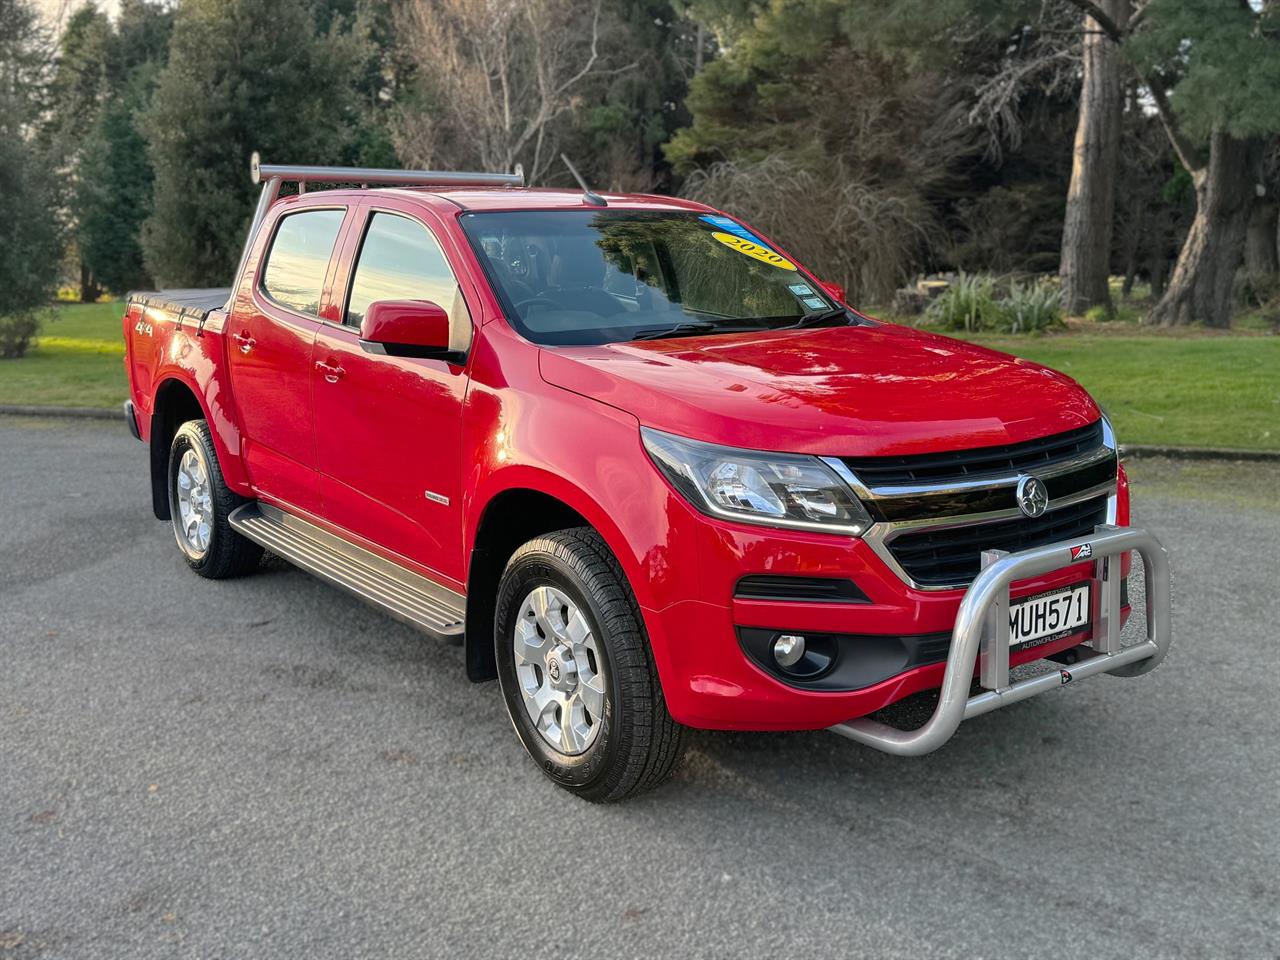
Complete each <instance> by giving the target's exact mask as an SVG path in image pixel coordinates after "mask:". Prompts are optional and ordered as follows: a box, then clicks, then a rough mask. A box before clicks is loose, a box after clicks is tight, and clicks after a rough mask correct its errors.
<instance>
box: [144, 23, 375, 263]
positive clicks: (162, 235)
mask: <svg viewBox="0 0 1280 960" xmlns="http://www.w3.org/2000/svg"><path fill="white" fill-rule="evenodd" d="M344 23H345V22H344V21H342V20H341V18H335V22H334V24H333V26H331V27H330V29H329V30H328V32H326V33H321V32H319V30H318V29H317V27H316V22H315V19H314V16H313V13H312V8H311V6H310V5H309V4H308V3H305V2H304V0H187V2H185V3H183V4H182V5H181V6H180V7H179V8H178V11H177V14H176V17H175V21H174V28H173V37H172V40H171V41H170V46H169V61H168V64H167V65H166V66H165V68H164V71H163V72H162V73H161V75H160V78H159V80H158V82H157V86H156V91H155V94H154V95H153V96H152V99H151V104H150V106H149V107H148V109H147V111H146V113H145V114H144V116H143V117H142V120H141V124H140V125H141V129H142V131H143V134H144V136H146V138H147V141H148V144H149V148H148V155H149V157H150V159H151V163H152V166H153V168H154V171H155V188H154V197H155V201H154V206H153V209H152V212H151V215H150V216H149V217H148V219H147V221H146V224H145V226H144V229H143V239H142V247H143V253H144V258H145V262H146V266H147V269H148V270H149V271H150V273H151V274H152V275H153V276H154V277H155V279H156V280H157V281H158V282H159V283H160V284H161V285H176V286H211V285H221V284H226V283H228V282H229V281H230V279H231V273H232V271H233V270H234V268H235V264H236V261H237V258H238V255H239V251H240V247H241V244H242V242H243V240H244V234H245V231H246V229H247V227H248V225H249V221H250V219H251V216H252V212H253V206H254V201H255V194H254V190H253V185H252V184H251V183H250V180H249V175H248V169H249V155H250V153H252V152H253V151H254V150H258V151H260V152H261V153H262V156H263V157H264V158H265V159H266V160H267V161H269V162H272V163H309V164H317V163H333V162H337V161H339V160H341V159H342V158H343V155H344V152H345V151H346V150H347V149H348V147H349V146H350V144H351V142H352V140H353V138H355V137H356V136H357V135H358V131H359V130H360V129H361V123H362V119H361V118H362V116H363V114H362V105H361V103H360V101H359V97H358V95H357V93H356V92H355V88H356V83H355V80H356V71H357V70H359V69H360V67H361V65H362V64H364V63H366V62H367V60H368V56H367V50H366V49H365V48H364V41H363V40H361V39H360V37H359V36H358V35H356V34H353V33H352V32H350V31H349V30H345V29H343V26H344Z"/></svg>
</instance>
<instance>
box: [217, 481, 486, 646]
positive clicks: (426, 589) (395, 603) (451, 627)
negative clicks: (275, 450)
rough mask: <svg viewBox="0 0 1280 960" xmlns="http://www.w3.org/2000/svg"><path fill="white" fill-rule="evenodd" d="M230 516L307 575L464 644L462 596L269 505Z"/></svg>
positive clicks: (232, 521) (257, 505)
mask: <svg viewBox="0 0 1280 960" xmlns="http://www.w3.org/2000/svg"><path fill="white" fill-rule="evenodd" d="M227 520H228V521H229V522H230V524H231V526H232V528H233V529H235V530H236V531H237V532H238V533H240V534H242V535H244V536H246V537H248V538H249V539H250V540H252V541H254V543H260V544H262V546H264V547H266V548H267V549H268V550H270V551H271V552H272V553H274V554H276V555H277V556H281V557H284V559H286V560H288V561H289V562H290V563H292V564H293V565H294V566H296V567H300V568H301V569H303V570H305V571H307V573H310V574H312V575H314V576H317V577H319V578H320V579H321V580H326V581H328V582H329V583H332V584H333V585H334V586H336V587H341V588H342V589H344V590H347V591H350V592H351V593H354V594H355V595H356V596H358V597H360V598H361V599H362V600H366V601H368V602H369V603H371V604H373V605H374V606H375V607H381V608H382V609H383V610H385V611H386V612H387V613H389V614H391V615H392V616H393V617H395V618H396V619H398V620H403V621H404V622H405V623H408V624H411V625H412V626H415V627H417V628H419V629H420V630H423V631H425V632H426V633H429V634H431V635H432V636H434V637H436V638H438V639H440V640H444V641H446V642H449V643H461V642H462V632H463V626H464V623H463V621H464V618H465V614H466V597H464V596H463V595H462V594H460V593H455V592H454V591H452V590H450V589H448V588H447V587H442V586H440V584H438V583H435V582H433V581H431V580H428V579H427V578H426V577H421V576H419V575H418V574H416V573H413V572H411V571H409V570H406V569H404V568H403V567H401V566H398V565H397V564H394V563H392V562H391V561H389V560H385V559H383V558H382V557H380V556H378V555H377V554H375V553H370V552H369V551H368V550H365V549H364V548H363V547H358V546H356V545H355V544H354V543H349V542H348V541H346V540H343V539H342V538H341V537H335V536H334V535H333V534H331V533H329V532H328V531H326V530H322V529H321V528H320V527H317V526H316V525H315V524H313V523H308V522H307V521H305V520H302V519H300V518H298V517H295V516H293V515H292V514H289V513H285V512H284V511H283V510H280V509H277V508H276V507H272V506H269V505H267V504H265V503H246V504H245V505H244V506H243V507H239V508H237V509H236V510H235V511H233V512H232V514H231V516H229V517H228V518H227Z"/></svg>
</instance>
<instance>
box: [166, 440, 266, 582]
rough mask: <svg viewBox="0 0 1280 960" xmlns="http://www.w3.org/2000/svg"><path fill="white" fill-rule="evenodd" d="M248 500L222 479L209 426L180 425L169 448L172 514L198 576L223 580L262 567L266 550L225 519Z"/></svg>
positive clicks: (176, 533)
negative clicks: (263, 552)
mask: <svg viewBox="0 0 1280 960" xmlns="http://www.w3.org/2000/svg"><path fill="white" fill-rule="evenodd" d="M245 502H246V501H245V500H244V498H243V497H239V496H237V495H236V494H235V493H233V492H232V491H231V489H230V488H228V487H227V483H226V481H225V480H224V479H223V478H222V468H221V467H220V466H219V465H218V453H217V450H215V449H214V446H213V437H212V435H211V434H210V433H209V425H208V424H207V423H205V421H203V420H189V421H187V422H186V423H184V424H183V425H182V426H181V427H179V428H178V432H177V433H175V434H174V436H173V444H172V445H171V446H170V447H169V516H170V517H171V518H172V521H173V536H174V539H176V540H177V541H178V548H179V549H180V550H182V554H183V556H184V557H185V558H186V561H187V566H189V567H190V568H191V569H192V570H194V571H195V572H196V573H198V574H200V576H202V577H208V578H209V579H211V580H222V579H225V578H227V577H238V576H241V575H242V574H245V573H249V572H250V571H251V570H253V569H255V568H256V567H257V566H258V561H259V560H261V559H262V547H260V546H258V544H256V543H254V542H253V541H252V540H249V539H248V538H247V537H243V536H241V535H240V534H238V533H236V531H235V530H233V529H232V527H231V524H230V523H229V522H228V520H227V517H228V516H229V515H230V514H231V511H232V510H234V509H235V508H236V507H238V506H240V505H241V504H242V503H245Z"/></svg>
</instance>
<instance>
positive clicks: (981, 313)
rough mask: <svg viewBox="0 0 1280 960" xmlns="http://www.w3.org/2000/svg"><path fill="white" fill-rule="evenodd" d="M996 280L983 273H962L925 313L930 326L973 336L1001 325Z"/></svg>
mask: <svg viewBox="0 0 1280 960" xmlns="http://www.w3.org/2000/svg"><path fill="white" fill-rule="evenodd" d="M999 313H1000V311H999V309H998V307H997V306H996V281H995V278H993V277H991V276H988V275H987V274H982V273H961V274H960V275H959V276H957V277H956V279H955V280H953V281H952V282H951V285H950V286H949V287H947V289H946V291H945V292H943V293H942V295H941V296H939V297H938V299H937V300H935V301H933V304H932V305H931V306H930V307H929V309H928V310H927V311H925V315H924V318H925V320H926V321H927V322H929V323H931V324H934V325H936V326H938V327H941V328H942V329H943V330H966V331H968V332H970V333H973V332H976V331H979V330H990V329H992V328H993V327H995V326H998V325H999V319H1000V317H999Z"/></svg>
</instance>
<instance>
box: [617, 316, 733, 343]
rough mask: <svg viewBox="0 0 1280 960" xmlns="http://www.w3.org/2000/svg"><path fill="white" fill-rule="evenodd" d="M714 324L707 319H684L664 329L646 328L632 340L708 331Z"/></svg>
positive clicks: (657, 338) (713, 328)
mask: <svg viewBox="0 0 1280 960" xmlns="http://www.w3.org/2000/svg"><path fill="white" fill-rule="evenodd" d="M716 326H717V325H716V324H714V323H712V322H711V321H709V320H697V321H693V320H686V321H685V322H683V323H677V324H676V325H675V326H674V327H667V328H666V329H664V330H646V331H645V332H644V333H638V334H636V335H635V336H634V337H632V338H631V339H632V340H660V339H662V338H663V337H682V336H685V335H686V334H696V333H710V332H711V331H712V330H715V329H716Z"/></svg>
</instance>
